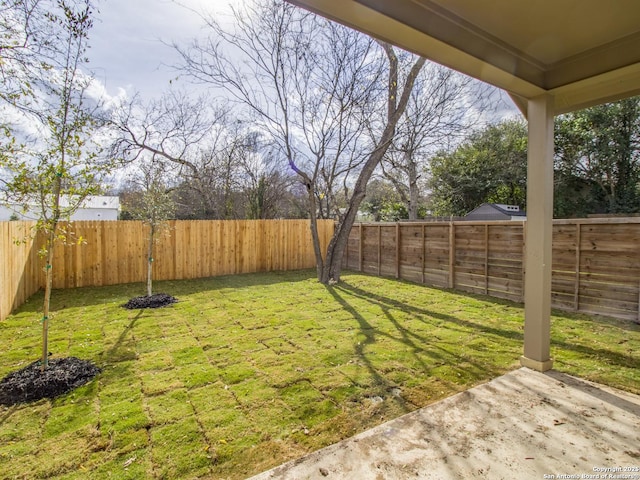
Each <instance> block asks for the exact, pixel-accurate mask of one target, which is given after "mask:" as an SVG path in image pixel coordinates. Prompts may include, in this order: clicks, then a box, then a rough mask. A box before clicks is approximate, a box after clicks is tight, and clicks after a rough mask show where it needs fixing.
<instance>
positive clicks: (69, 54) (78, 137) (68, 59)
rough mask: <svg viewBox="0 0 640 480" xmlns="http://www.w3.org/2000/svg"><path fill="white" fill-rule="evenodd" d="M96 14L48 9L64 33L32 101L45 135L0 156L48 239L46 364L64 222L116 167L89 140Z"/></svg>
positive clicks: (61, 4)
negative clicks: (90, 49) (88, 66)
mask: <svg viewBox="0 0 640 480" xmlns="http://www.w3.org/2000/svg"><path fill="white" fill-rule="evenodd" d="M91 15H92V3H91V0H77V1H74V0H59V1H58V3H57V7H56V8H53V7H52V8H51V10H49V11H48V12H47V18H48V21H49V22H51V23H52V24H53V25H55V26H56V28H57V32H58V35H59V37H58V38H57V39H56V41H55V42H52V43H56V45H57V47H58V50H56V51H55V52H53V53H55V55H53V53H52V55H53V56H52V58H51V63H50V64H48V65H49V66H48V67H47V68H46V69H45V70H46V71H47V72H48V75H47V76H46V77H44V76H43V78H42V79H40V81H39V84H38V93H37V95H38V97H39V98H38V102H37V109H36V108H34V112H35V113H36V114H37V116H36V118H37V119H38V120H40V121H41V123H42V132H43V136H42V138H41V139H39V141H38V142H37V144H36V145H35V146H34V147H33V150H31V151H27V150H24V151H23V152H22V154H21V155H20V154H18V153H16V155H6V156H1V157H0V162H2V163H1V164H0V168H3V169H4V170H5V171H6V172H7V173H8V179H6V180H5V181H4V184H5V190H6V193H7V195H8V196H9V197H10V198H11V199H12V201H14V202H17V203H20V204H23V205H25V206H26V205H28V206H29V208H30V209H31V210H32V211H34V212H35V214H36V215H37V217H38V218H37V223H36V227H35V228H36V231H37V232H38V234H39V235H40V236H39V238H42V244H41V246H40V253H41V255H42V256H43V257H44V258H45V294H44V301H43V317H42V340H43V341H42V362H41V365H42V370H44V369H45V368H47V366H48V332H49V320H50V300H51V289H52V284H53V272H52V266H53V260H54V248H53V247H54V244H55V242H56V241H57V240H59V239H62V238H65V237H66V233H67V232H64V231H61V229H60V222H61V221H63V220H69V219H70V217H71V215H72V214H73V213H74V212H75V211H76V210H77V209H78V208H79V207H80V206H81V205H82V203H83V202H84V201H85V200H86V198H87V197H88V196H90V195H94V194H97V193H98V192H99V189H100V180H101V178H102V175H103V174H106V173H107V172H108V171H109V170H110V165H109V164H108V162H103V161H101V160H100V155H99V154H100V148H99V147H98V146H97V145H96V144H94V143H93V142H92V140H91V138H92V134H93V133H94V132H95V130H96V128H97V127H98V124H97V120H96V116H95V115H94V112H95V110H96V104H95V102H90V101H89V99H88V98H87V95H86V92H87V89H88V87H89V85H90V84H91V81H92V78H91V77H90V76H87V75H86V74H84V73H83V72H82V71H81V66H82V65H83V64H84V63H85V62H86V61H87V59H86V58H85V53H86V49H87V40H88V32H89V30H90V28H91V26H92V23H93V22H92V19H91ZM80 240H81V239H79V241H80Z"/></svg>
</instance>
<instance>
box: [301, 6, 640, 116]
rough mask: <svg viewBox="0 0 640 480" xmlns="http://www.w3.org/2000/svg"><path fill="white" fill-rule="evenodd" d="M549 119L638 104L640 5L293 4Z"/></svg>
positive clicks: (639, 90) (639, 82) (639, 83)
mask: <svg viewBox="0 0 640 480" xmlns="http://www.w3.org/2000/svg"><path fill="white" fill-rule="evenodd" d="M289 1H291V3H294V4H297V5H300V6H303V7H305V8H307V9H309V10H312V11H314V12H317V13H319V14H321V15H324V16H326V17H328V18H331V19H333V20H336V21H338V22H341V23H344V24H346V25H349V26H351V27H353V28H355V29H358V30H361V31H363V32H365V33H368V34H370V35H372V36H374V37H377V38H380V39H383V40H386V41H388V42H390V43H393V44H395V45H398V46H400V47H402V48H405V49H406V50H409V51H412V52H414V53H417V54H419V55H422V56H424V57H426V58H428V59H430V60H433V61H435V62H437V63H440V64H442V65H446V66H448V67H450V68H453V69H455V70H458V71H460V72H463V73H465V74H467V75H470V76H472V77H475V78H478V79H480V80H482V81H485V82H487V83H490V84H492V85H495V86H497V87H499V88H502V89H504V90H506V91H507V92H509V93H510V94H512V96H513V97H514V100H515V101H516V103H517V104H518V106H519V107H521V109H524V110H525V111H526V99H529V98H533V97H536V96H539V95H542V94H544V93H549V94H551V95H552V96H553V99H554V105H553V106H554V113H555V114H559V113H564V112H568V111H571V110H577V109H581V108H585V107H588V106H592V105H595V104H599V103H604V102H608V101H613V100H618V99H621V98H625V97H629V96H633V95H637V94H640V2H638V1H637V0H616V1H615V2H603V1H602V0H561V1H556V2H532V1H530V0H527V1H523V0H491V1H490V2H480V1H468V0H393V1H388V0H289Z"/></svg>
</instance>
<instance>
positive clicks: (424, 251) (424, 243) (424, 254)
mask: <svg viewBox="0 0 640 480" xmlns="http://www.w3.org/2000/svg"><path fill="white" fill-rule="evenodd" d="M426 234H427V232H426V225H425V224H424V223H423V224H422V283H423V284H424V283H425V276H424V269H425V266H426V262H427V237H426Z"/></svg>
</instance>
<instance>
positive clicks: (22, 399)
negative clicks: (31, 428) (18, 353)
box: [0, 357, 100, 406]
mask: <svg viewBox="0 0 640 480" xmlns="http://www.w3.org/2000/svg"><path fill="white" fill-rule="evenodd" d="M40 365H41V363H40V361H37V362H33V363H31V364H29V365H27V366H26V367H24V368H23V369H21V370H18V371H15V372H12V373H10V374H8V375H7V376H6V377H4V378H3V379H2V380H0V405H7V406H10V405H15V404H17V403H26V402H34V401H36V400H40V399H42V398H54V397H57V396H58V395H62V394H63V393H67V392H70V391H71V390H73V389H74V388H77V387H80V386H82V385H84V384H85V383H87V382H89V381H90V380H91V379H92V378H93V377H95V376H96V375H97V374H98V373H100V369H99V368H98V367H96V366H95V365H94V364H93V363H91V362H89V361H87V360H80V359H79V358H76V357H66V358H53V359H50V360H49V366H48V367H47V368H46V369H45V370H44V372H43V371H42V370H41V369H40Z"/></svg>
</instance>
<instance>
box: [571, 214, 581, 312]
mask: <svg viewBox="0 0 640 480" xmlns="http://www.w3.org/2000/svg"><path fill="white" fill-rule="evenodd" d="M581 233H582V226H581V224H580V222H578V223H576V266H575V269H576V272H575V286H574V292H573V309H574V310H575V311H576V312H577V311H578V310H579V308H580V248H581V243H582V239H581Z"/></svg>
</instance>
